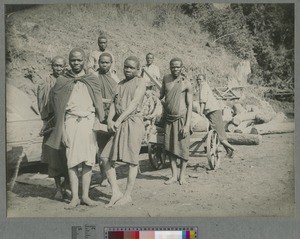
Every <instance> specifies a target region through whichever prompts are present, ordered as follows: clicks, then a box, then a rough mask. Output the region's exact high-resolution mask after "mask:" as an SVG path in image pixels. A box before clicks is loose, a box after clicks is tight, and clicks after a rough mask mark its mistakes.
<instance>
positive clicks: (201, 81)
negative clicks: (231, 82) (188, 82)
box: [197, 75, 206, 84]
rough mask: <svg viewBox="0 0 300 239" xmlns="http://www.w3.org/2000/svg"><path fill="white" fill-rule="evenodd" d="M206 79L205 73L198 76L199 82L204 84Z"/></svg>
mask: <svg viewBox="0 0 300 239" xmlns="http://www.w3.org/2000/svg"><path fill="white" fill-rule="evenodd" d="M205 81H206V79H205V76H204V75H198V76H197V83H198V84H202V83H203V82H205Z"/></svg>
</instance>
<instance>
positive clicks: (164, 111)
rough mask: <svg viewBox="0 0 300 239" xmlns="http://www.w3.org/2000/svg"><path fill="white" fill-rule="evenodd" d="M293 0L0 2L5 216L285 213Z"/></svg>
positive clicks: (288, 212)
mask: <svg viewBox="0 0 300 239" xmlns="http://www.w3.org/2000/svg"><path fill="white" fill-rule="evenodd" d="M295 6H296V5H295V3H293V2H290V3H275V2H273V3H272V2H271V3H259V2H257V3H242V2H241V3H238V2H234V3H209V2H206V3H204V2H202V3H201V2H197V3H159V2H156V3H154V2H149V3H129V2H128V3H124V2H123V3H118V4H114V3H81V4H67V3H55V4H21V3H20V4H5V5H4V9H5V15H4V18H5V19H4V26H5V56H2V58H3V59H5V95H6V96H5V97H6V101H5V115H6V117H5V126H4V125H3V127H5V138H6V141H5V146H6V149H5V152H6V164H5V166H6V190H5V191H6V216H7V218H10V219H16V218H19V219H21V218H82V217H89V218H99V217H101V218H102V217H103V218H122V217H126V218H136V217H138V218H166V217H167V218H185V217H187V218H194V217H209V218H211V217H218V218H220V217H221V218H226V217H237V218H239V217H253V218H257V217H265V218H266V217H272V218H274V217H278V218H285V217H289V218H291V217H294V216H295V215H296V196H295V195H296V189H295V185H296V184H295V177H296V168H295V160H296V158H295V145H296V143H295V137H296V135H295V121H296V120H295V104H294V102H295V81H296V78H297V77H296V76H295V44H296V42H295V9H296V8H295ZM295 238H296V237H295Z"/></svg>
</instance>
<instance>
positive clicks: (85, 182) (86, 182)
mask: <svg viewBox="0 0 300 239" xmlns="http://www.w3.org/2000/svg"><path fill="white" fill-rule="evenodd" d="M91 176H92V167H91V166H88V165H86V164H85V163H83V164H82V201H83V203H85V204H86V205H88V206H96V205H97V204H98V203H97V202H96V201H93V200H92V199H90V198H89V188H90V183H91Z"/></svg>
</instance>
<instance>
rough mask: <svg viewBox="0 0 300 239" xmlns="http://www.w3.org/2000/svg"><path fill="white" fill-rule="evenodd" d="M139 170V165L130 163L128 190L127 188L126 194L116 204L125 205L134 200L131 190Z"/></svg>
mask: <svg viewBox="0 0 300 239" xmlns="http://www.w3.org/2000/svg"><path fill="white" fill-rule="evenodd" d="M137 172H138V166H137V165H132V164H129V172H128V177H127V185H126V190H125V193H124V196H123V197H122V198H121V199H120V200H118V201H117V202H116V204H115V205H125V204H127V203H130V202H131V201H132V198H131V192H132V190H133V187H134V183H135V179H136V176H137Z"/></svg>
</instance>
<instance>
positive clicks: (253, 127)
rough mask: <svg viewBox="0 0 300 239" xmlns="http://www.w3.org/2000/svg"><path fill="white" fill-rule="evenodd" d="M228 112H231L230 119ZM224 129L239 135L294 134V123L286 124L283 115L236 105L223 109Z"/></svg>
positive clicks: (285, 118)
mask: <svg viewBox="0 0 300 239" xmlns="http://www.w3.org/2000/svg"><path fill="white" fill-rule="evenodd" d="M228 112H231V113H232V114H231V117H230V114H229V113H228ZM223 120H224V122H225V124H226V126H225V129H226V131H227V132H230V133H239V134H248V137H252V136H250V134H259V135H264V134H278V133H290V132H294V130H295V124H294V122H288V121H287V117H286V116H285V115H284V113H282V112H279V113H275V112H269V111H268V112H265V111H264V110H263V109H261V108H259V107H257V106H254V105H246V106H245V107H243V106H242V105H241V104H239V103H236V104H234V105H233V107H232V108H230V107H228V106H226V107H225V108H224V109H223Z"/></svg>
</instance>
